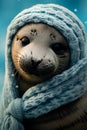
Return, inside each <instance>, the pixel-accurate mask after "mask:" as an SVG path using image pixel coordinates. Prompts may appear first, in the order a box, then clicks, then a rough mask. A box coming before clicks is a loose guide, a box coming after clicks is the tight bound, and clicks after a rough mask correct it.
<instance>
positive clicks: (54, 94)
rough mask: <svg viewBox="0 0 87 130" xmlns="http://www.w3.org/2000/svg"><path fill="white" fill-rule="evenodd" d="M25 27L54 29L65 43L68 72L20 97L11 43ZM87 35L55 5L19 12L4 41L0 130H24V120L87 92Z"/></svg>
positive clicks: (72, 17)
mask: <svg viewBox="0 0 87 130" xmlns="http://www.w3.org/2000/svg"><path fill="white" fill-rule="evenodd" d="M28 23H44V24H48V25H49V26H52V27H54V28H56V29H57V30H58V31H59V32H60V33H61V34H62V35H63V36H64V37H65V38H66V39H67V41H68V44H69V47H70V53H71V60H70V68H69V69H68V70H65V71H64V72H63V73H61V74H58V75H56V76H54V77H52V78H51V79H49V80H48V81H45V82H43V83H41V84H37V85H35V86H33V87H32V88H30V89H29V90H27V91H26V92H25V93H24V95H23V96H22V98H20V97H19V94H18V89H17V79H16V78H15V76H14V75H13V70H14V65H13V62H12V57H11V45H12V40H13V37H14V36H15V34H16V33H17V31H18V30H19V29H20V28H22V27H23V26H24V25H26V24H28ZM86 44H87V39H86V33H85V29H84V26H83V24H82V23H81V21H80V20H79V19H78V18H77V16H75V15H74V14H73V13H72V12H71V11H69V10H68V9H66V8H65V7H62V6H60V5H55V4H39V5H35V6H33V7H31V8H28V9H25V10H24V11H22V12H20V13H19V14H18V15H17V16H16V17H15V18H14V19H13V20H12V22H11V23H10V25H9V27H8V30H7V38H6V72H5V84H4V88H3V94H2V102H1V105H0V129H1V130H15V129H16V130H24V127H23V124H22V121H23V119H31V118H37V117H38V116H40V115H43V114H45V113H48V112H50V111H51V110H54V109H56V108H58V107H60V106H62V105H64V104H67V103H69V102H72V101H75V100H76V99H78V98H79V97H81V96H82V95H83V94H84V93H85V92H86V91H87V74H86V73H87V57H86V51H85V48H86Z"/></svg>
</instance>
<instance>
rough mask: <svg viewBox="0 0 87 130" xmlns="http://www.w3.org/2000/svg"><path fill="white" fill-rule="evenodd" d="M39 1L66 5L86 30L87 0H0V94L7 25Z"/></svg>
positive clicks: (0, 90)
mask: <svg viewBox="0 0 87 130" xmlns="http://www.w3.org/2000/svg"><path fill="white" fill-rule="evenodd" d="M40 3H41V4H45V3H56V4H60V5H63V6H65V7H67V8H68V9H70V10H71V11H73V12H74V13H75V14H76V15H77V16H78V17H79V18H80V19H81V21H82V22H83V24H84V25H85V27H86V30H87V0H0V95H1V92H2V87H3V83H4V72H5V69H4V68H5V67H4V66H5V60H4V51H5V38H6V29H7V26H8V25H9V23H10V22H11V20H12V19H13V18H14V16H15V15H17V14H18V13H19V12H20V11H22V10H23V9H25V8H28V7H31V6H32V5H35V4H40Z"/></svg>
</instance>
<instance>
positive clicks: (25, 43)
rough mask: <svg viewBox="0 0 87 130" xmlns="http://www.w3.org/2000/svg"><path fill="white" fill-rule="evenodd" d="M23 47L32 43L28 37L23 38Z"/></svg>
mask: <svg viewBox="0 0 87 130" xmlns="http://www.w3.org/2000/svg"><path fill="white" fill-rule="evenodd" d="M20 40H21V43H22V46H26V45H28V44H29V43H30V40H29V38H28V37H27V36H24V37H22V38H21V39H20Z"/></svg>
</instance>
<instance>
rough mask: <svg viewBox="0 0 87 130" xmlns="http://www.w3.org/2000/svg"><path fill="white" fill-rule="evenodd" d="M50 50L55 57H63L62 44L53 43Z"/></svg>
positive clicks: (63, 49) (63, 48)
mask: <svg viewBox="0 0 87 130" xmlns="http://www.w3.org/2000/svg"><path fill="white" fill-rule="evenodd" d="M51 48H52V50H53V51H54V52H55V53H56V54H57V55H64V52H65V46H63V44H62V43H55V44H53V45H51Z"/></svg>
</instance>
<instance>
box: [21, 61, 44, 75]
mask: <svg viewBox="0 0 87 130" xmlns="http://www.w3.org/2000/svg"><path fill="white" fill-rule="evenodd" d="M41 62H42V60H34V59H31V60H30V61H24V62H22V61H21V62H20V67H21V68H22V69H23V71H25V72H27V73H29V74H36V71H37V67H38V65H39V64H40V63H41Z"/></svg>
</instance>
